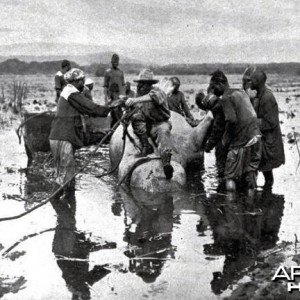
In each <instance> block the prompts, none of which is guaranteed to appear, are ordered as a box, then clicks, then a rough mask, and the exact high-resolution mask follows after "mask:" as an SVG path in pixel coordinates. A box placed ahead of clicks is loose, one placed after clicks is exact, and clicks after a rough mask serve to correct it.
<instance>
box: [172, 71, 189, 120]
mask: <svg viewBox="0 0 300 300" xmlns="http://www.w3.org/2000/svg"><path fill="white" fill-rule="evenodd" d="M170 80H171V81H172V82H173V85H174V90H173V92H172V94H171V95H169V96H168V105H169V109H170V110H172V111H175V112H177V113H179V114H181V115H182V116H184V117H185V118H186V120H187V121H188V120H190V121H193V120H194V116H193V115H192V114H191V112H190V109H189V107H188V105H187V104H186V102H185V98H184V94H183V93H182V92H181V91H179V87H180V80H179V78H178V77H171V78H170Z"/></svg>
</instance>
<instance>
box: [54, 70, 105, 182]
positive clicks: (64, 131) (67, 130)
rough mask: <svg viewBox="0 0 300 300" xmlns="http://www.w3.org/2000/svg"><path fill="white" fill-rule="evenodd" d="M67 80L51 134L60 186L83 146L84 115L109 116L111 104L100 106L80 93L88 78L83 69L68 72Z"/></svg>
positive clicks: (70, 170)
mask: <svg viewBox="0 0 300 300" xmlns="http://www.w3.org/2000/svg"><path fill="white" fill-rule="evenodd" d="M65 80H66V82H67V83H68V84H67V85H66V86H65V87H64V89H63V91H62V92H61V94H60V97H59V100H58V103H57V112H56V115H55V118H54V120H53V122H52V125H51V132H50V136H49V140H50V147H51V151H52V154H53V158H54V161H55V163H56V167H57V183H58V184H59V185H61V186H62V185H64V184H65V183H66V182H67V181H69V180H70V179H71V178H72V176H73V175H74V172H75V163H74V153H75V150H76V149H79V148H81V147H82V146H83V126H82V119H81V114H86V115H90V116H95V117H97V116H98V117H106V116H107V115H108V113H109V112H110V108H109V107H108V106H101V105H97V104H95V103H94V102H93V101H91V100H90V99H88V98H86V97H85V96H84V95H83V94H82V93H81V92H82V91H83V88H84V81H85V75H84V73H83V71H81V70H80V69H76V68H74V69H71V70H70V71H68V72H67V73H66V74H65Z"/></svg>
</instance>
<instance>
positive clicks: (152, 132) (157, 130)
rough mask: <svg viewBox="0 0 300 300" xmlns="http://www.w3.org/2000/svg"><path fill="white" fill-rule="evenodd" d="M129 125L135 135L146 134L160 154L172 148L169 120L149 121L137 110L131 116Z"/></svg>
mask: <svg viewBox="0 0 300 300" xmlns="http://www.w3.org/2000/svg"><path fill="white" fill-rule="evenodd" d="M131 121H132V123H131V125H132V128H133V132H134V133H135V134H136V135H137V136H142V135H145V134H146V135H148V136H150V137H151V138H152V139H153V140H154V142H155V143H156V145H157V147H158V150H159V153H160V154H162V153H163V152H164V151H165V150H172V143H171V129H172V125H171V122H170V121H164V122H157V123H153V122H149V121H148V120H147V119H146V117H145V115H144V114H143V113H142V112H141V111H139V112H137V113H136V114H134V115H133V116H132V117H131Z"/></svg>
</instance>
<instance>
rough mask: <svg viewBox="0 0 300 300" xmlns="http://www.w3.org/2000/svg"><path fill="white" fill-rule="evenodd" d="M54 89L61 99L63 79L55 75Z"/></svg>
mask: <svg viewBox="0 0 300 300" xmlns="http://www.w3.org/2000/svg"><path fill="white" fill-rule="evenodd" d="M54 88H55V90H56V96H57V98H59V96H60V94H61V91H62V84H61V78H60V76H59V75H55V77H54Z"/></svg>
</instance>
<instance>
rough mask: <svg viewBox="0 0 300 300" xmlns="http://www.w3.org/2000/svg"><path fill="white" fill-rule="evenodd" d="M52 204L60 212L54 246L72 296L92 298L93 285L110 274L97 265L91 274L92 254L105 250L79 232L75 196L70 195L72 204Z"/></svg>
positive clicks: (54, 202)
mask: <svg viewBox="0 0 300 300" xmlns="http://www.w3.org/2000/svg"><path fill="white" fill-rule="evenodd" d="M51 204H52V206H53V208H54V210H55V211H56V213H57V226H56V229H55V235H54V239H53V246H52V251H53V253H54V254H55V257H56V259H57V265H58V266H59V268H60V269H61V271H62V277H63V278H64V280H65V281H66V284H67V287H68V289H69V290H70V292H71V293H72V299H90V288H89V286H92V285H93V284H94V283H95V282H97V281H99V280H101V279H102V278H103V277H105V276H106V275H107V274H108V273H109V272H110V271H109V270H107V269H106V268H105V266H101V265H96V266H95V267H94V268H93V269H92V270H91V271H89V262H88V259H89V253H90V252H92V251H97V250H100V249H101V248H104V247H103V245H99V244H97V243H94V242H91V241H90V240H89V239H87V238H86V236H85V234H84V232H78V231H77V230H76V219H75V210H76V200H75V196H74V194H73V195H69V198H68V204H67V203H63V202H61V201H59V200H57V199H55V200H53V201H52V202H51ZM114 247H115V246H114Z"/></svg>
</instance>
